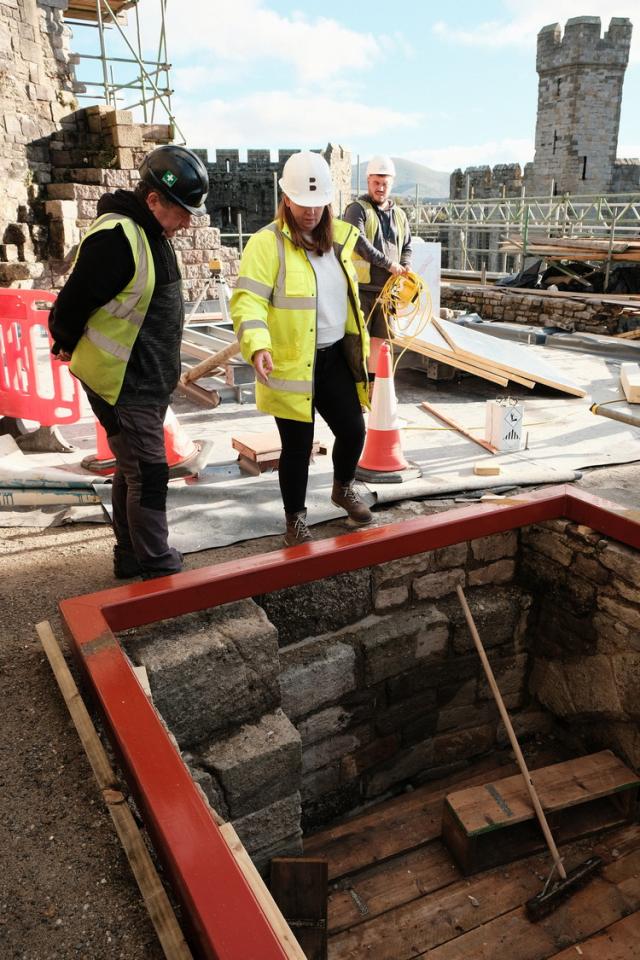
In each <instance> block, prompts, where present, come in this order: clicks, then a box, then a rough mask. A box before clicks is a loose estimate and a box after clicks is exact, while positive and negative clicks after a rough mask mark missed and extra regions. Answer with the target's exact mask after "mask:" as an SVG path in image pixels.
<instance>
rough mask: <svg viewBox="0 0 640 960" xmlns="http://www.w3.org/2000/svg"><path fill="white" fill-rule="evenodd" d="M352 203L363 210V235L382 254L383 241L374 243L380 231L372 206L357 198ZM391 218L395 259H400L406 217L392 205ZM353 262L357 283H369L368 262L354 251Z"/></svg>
mask: <svg viewBox="0 0 640 960" xmlns="http://www.w3.org/2000/svg"><path fill="white" fill-rule="evenodd" d="M354 203H358V204H360V206H361V207H362V209H363V210H364V216H365V221H364V235H365V237H366V238H367V240H368V241H369V243H370V244H372V246H374V247H377V248H378V249H379V250H381V251H382V252H383V253H385V249H384V241H382V240H381V242H380V243H376V237H377V235H378V233H379V231H380V220H379V219H378V215H377V213H376V212H375V210H374V209H373V206H372V205H371V204H370V203H367V201H366V200H364V199H360V198H358V199H357V200H354ZM391 216H392V217H393V223H394V226H395V228H396V236H397V238H398V254H397V259H398V260H399V259H400V256H401V254H402V248H403V247H404V240H405V237H406V235H407V215H406V213H405V212H404V210H403V209H402V207H399V206H398V205H397V204H395V203H394V205H393V207H392V209H391ZM353 262H354V264H355V268H356V273H357V275H358V283H371V264H370V263H369V261H368V260H363V259H362V257H361V256H359V254H357V253H356V252H355V250H354V252H353Z"/></svg>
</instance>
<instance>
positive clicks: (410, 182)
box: [351, 157, 450, 200]
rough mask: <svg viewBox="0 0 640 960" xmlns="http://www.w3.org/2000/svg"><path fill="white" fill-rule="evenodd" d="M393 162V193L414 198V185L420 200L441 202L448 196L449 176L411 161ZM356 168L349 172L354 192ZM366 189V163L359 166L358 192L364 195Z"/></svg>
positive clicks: (398, 158)
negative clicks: (394, 177) (394, 170)
mask: <svg viewBox="0 0 640 960" xmlns="http://www.w3.org/2000/svg"><path fill="white" fill-rule="evenodd" d="M393 162H394V163H395V165H396V180H395V183H394V185H393V192H394V194H395V195H396V196H400V197H408V198H409V199H410V198H411V197H415V195H416V184H417V185H418V191H419V195H420V199H421V200H441V199H442V198H444V197H448V196H449V176H450V174H448V173H443V172H442V171H441V170H431V169H430V167H425V166H424V164H422V163H413V162H412V161H411V160H403V159H402V158H401V157H394V158H393ZM357 182H358V181H357V166H356V164H354V165H353V167H352V171H351V185H352V187H353V189H354V190H355V189H356V187H357ZM366 188H367V161H366V160H364V161H363V162H362V163H361V164H360V192H361V193H364V191H365V190H366Z"/></svg>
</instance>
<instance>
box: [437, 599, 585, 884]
mask: <svg viewBox="0 0 640 960" xmlns="http://www.w3.org/2000/svg"><path fill="white" fill-rule="evenodd" d="M456 590H457V593H458V599H459V600H460V605H461V607H462V611H463V613H464V615H465V619H466V621H467V626H468V627H469V631H470V633H471V636H472V637H473V642H474V643H475V645H476V650H477V651H478V656H479V657H480V660H481V662H482V666H483V667H484V672H485V674H486V677H487V680H488V681H489V686H490V687H491V692H492V693H493V696H494V697H495V701H496V704H497V706H498V710H499V711H500V717H501V718H502V722H503V723H504V726H505V729H506V731H507V735H508V737H509V742H510V743H511V747H512V749H513V752H514V753H515V755H516V760H517V762H518V766H519V767H520V773H521V774H522V776H523V777H524V782H525V785H526V787H527V790H528V791H529V796H530V798H531V803H532V804H533V809H534V810H535V812H536V816H537V818H538V823H539V824H540V828H541V830H542V832H543V834H544V839H545V840H546V842H547V846H548V847H549V852H550V853H551V856H552V857H553V862H554V863H555V865H556V868H557V870H558V873H559V874H560V877H561V878H562V879H563V880H566V879H567V871H566V870H565V868H564V866H563V864H562V860H561V858H560V854H559V853H558V848H557V847H556V843H555V840H554V839H553V836H552V834H551V830H550V829H549V824H548V823H547V818H546V817H545V814H544V810H543V809H542V804H541V803H540V798H539V797H538V792H537V790H536V788H535V787H534V785H533V783H532V781H531V775H530V773H529V768H528V767H527V763H526V760H525V759H524V756H523V754H522V750H521V749H520V744H519V743H518V741H517V739H516V734H515V731H514V729H513V724H512V723H511V720H510V719H509V714H508V713H507V708H506V707H505V705H504V700H503V699H502V694H501V693H500V690H499V689H498V684H497V683H496V678H495V677H494V675H493V670H492V669H491V664H490V663H489V660H488V657H487V655H486V653H485V650H484V647H483V645H482V640H481V639H480V634H479V633H478V630H477V627H476V625H475V622H474V619H473V615H472V613H471V610H470V609H469V604H468V603H467V598H466V597H465V595H464V591H463V589H462V587H461V586H460V584H457V585H456Z"/></svg>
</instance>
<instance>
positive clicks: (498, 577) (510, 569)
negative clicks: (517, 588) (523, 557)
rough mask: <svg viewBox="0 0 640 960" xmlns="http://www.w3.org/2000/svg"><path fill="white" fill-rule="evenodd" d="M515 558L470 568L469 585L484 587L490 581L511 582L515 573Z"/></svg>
mask: <svg viewBox="0 0 640 960" xmlns="http://www.w3.org/2000/svg"><path fill="white" fill-rule="evenodd" d="M515 569H516V564H515V560H496V561H495V563H489V564H488V565H487V566H486V567H477V568H476V569H475V570H469V572H468V577H469V586H470V587H482V586H486V585H487V584H490V583H511V582H512V580H513V578H514V575H515Z"/></svg>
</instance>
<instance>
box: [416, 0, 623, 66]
mask: <svg viewBox="0 0 640 960" xmlns="http://www.w3.org/2000/svg"><path fill="white" fill-rule="evenodd" d="M504 7H505V12H504V16H503V17H502V18H501V19H498V20H485V21H483V22H481V23H479V24H478V25H477V26H476V27H474V28H473V29H472V30H464V29H459V28H458V26H457V25H455V26H452V25H450V24H449V23H447V22H446V21H445V20H442V19H441V20H438V21H437V22H436V23H434V25H433V28H432V29H433V32H434V33H435V34H436V35H437V36H439V37H441V38H442V39H443V40H447V41H450V42H452V43H459V44H462V45H464V46H469V47H507V46H513V45H518V46H526V47H534V46H535V43H536V37H537V35H538V32H539V31H540V30H541V28H542V27H544V26H546V25H547V24H550V23H559V24H560V25H561V27H562V28H563V29H564V25H565V23H566V21H567V20H569V19H570V18H571V17H585V16H587V17H600V19H601V21H602V28H601V29H602V32H603V34H604V31H605V30H607V29H608V28H609V21H610V19H611V18H612V17H628V18H629V19H630V20H631V22H632V23H633V24H634V27H635V30H634V34H633V35H632V42H631V54H630V60H631V61H632V62H640V29H639V28H640V22H639V21H640V17H639V16H638V14H639V12H640V7H639V6H638V0H619V2H617V0H613V2H610V0H600V2H598V0H539V2H537V3H535V4H531V5H529V4H526V5H525V4H523V3H522V2H521V0H504Z"/></svg>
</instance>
